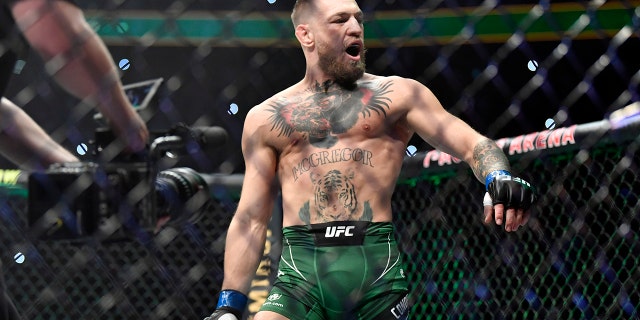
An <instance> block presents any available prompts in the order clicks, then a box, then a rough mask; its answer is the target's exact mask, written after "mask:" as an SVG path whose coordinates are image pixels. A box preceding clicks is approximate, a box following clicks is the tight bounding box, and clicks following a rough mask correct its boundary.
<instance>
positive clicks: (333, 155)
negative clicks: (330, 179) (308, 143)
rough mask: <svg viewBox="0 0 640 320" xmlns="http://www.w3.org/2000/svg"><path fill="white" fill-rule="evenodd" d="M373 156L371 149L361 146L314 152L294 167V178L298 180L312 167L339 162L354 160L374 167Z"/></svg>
mask: <svg viewBox="0 0 640 320" xmlns="http://www.w3.org/2000/svg"><path fill="white" fill-rule="evenodd" d="M371 158H373V153H372V152H371V151H369V150H364V149H360V148H355V149H351V148H337V149H333V150H329V151H320V152H314V153H312V154H311V155H309V156H307V157H305V158H304V159H302V161H300V162H298V164H297V165H296V166H295V167H293V168H292V172H293V179H294V181H297V180H298V178H299V177H300V175H302V174H304V173H305V172H308V171H309V170H311V169H312V168H316V167H318V166H322V165H325V164H331V163H337V162H348V161H353V162H359V163H361V164H363V165H366V166H370V167H374V165H373V163H372V162H371Z"/></svg>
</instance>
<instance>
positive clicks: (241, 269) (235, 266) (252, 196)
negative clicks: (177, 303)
mask: <svg viewBox="0 0 640 320" xmlns="http://www.w3.org/2000/svg"><path fill="white" fill-rule="evenodd" d="M259 123H260V116H259V115H258V114H257V110H256V109H255V108H254V109H253V110H251V111H250V112H249V114H248V115H247V119H246V120H245V124H244V131H243V134H242V152H243V155H244V160H245V174H244V182H243V184H242V193H241V195H240V202H239V204H238V209H237V210H236V213H235V215H234V217H233V219H232V220H231V224H230V225H229V230H228V231H227V240H226V246H225V255H224V281H223V283H222V292H221V294H220V299H219V300H218V305H217V310H216V312H215V313H214V314H213V315H212V317H211V318H212V319H218V318H217V317H219V316H221V315H222V314H223V312H231V313H234V314H235V315H236V316H237V317H239V315H238V314H242V312H243V311H244V307H245V304H246V294H247V292H248V291H249V287H250V285H251V281H252V280H253V278H254V276H255V272H256V270H257V268H258V264H259V263H260V259H261V258H262V255H263V250H264V243H265V240H266V234H267V227H268V224H269V219H270V218H271V213H272V210H273V201H274V196H275V191H276V187H275V185H276V164H277V161H276V152H275V150H274V149H273V148H271V147H270V146H268V145H267V144H266V143H265V135H264V134H262V132H260V129H259V128H260V125H259ZM216 316H217V317H216Z"/></svg>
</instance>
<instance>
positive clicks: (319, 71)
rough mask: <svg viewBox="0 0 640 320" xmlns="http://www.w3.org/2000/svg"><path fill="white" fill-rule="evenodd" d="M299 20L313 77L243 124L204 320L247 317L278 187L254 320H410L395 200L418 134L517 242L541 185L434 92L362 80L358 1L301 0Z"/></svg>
mask: <svg viewBox="0 0 640 320" xmlns="http://www.w3.org/2000/svg"><path fill="white" fill-rule="evenodd" d="M292 20H293V23H294V26H295V35H296V37H297V39H298V41H299V42H300V44H301V46H302V49H303V52H304V55H305V58H306V62H307V68H306V74H305V76H304V78H303V79H302V81H300V82H298V83H297V84H295V85H293V86H291V87H290V88H288V89H286V90H284V91H282V92H280V93H278V94H276V95H275V96H273V97H271V98H270V99H268V100H266V101H265V102H263V103H262V104H260V105H258V106H256V107H255V108H253V109H252V110H251V111H250V112H249V114H248V115H247V118H246V122H245V125H244V132H243V138H242V149H243V153H244V157H245V161H246V172H245V180H244V184H243V189H242V194H241V198H240V203H239V204H238V209H237V212H236V213H235V216H234V218H233V220H232V221H231V224H230V226H229V230H228V235H227V241H226V253H225V262H224V270H225V274H224V282H223V285H222V288H223V291H222V292H221V293H220V297H219V300H218V305H217V310H216V311H215V312H214V313H213V314H212V315H211V316H210V318H209V319H233V317H232V316H231V314H233V315H234V316H235V317H237V318H240V317H241V315H242V312H243V311H244V309H245V305H246V301H247V298H246V296H245V295H246V293H247V291H248V290H249V286H250V282H251V280H252V278H253V276H254V274H255V271H256V268H257V266H258V263H259V260H260V258H261V257H262V253H263V246H264V242H265V235H266V231H267V224H268V222H269V219H270V217H271V212H272V211H271V210H272V204H273V201H274V200H273V199H274V195H275V194H276V189H277V188H281V190H282V197H283V210H284V212H283V215H284V216H283V236H284V239H283V250H282V255H281V260H280V264H279V265H280V269H279V270H278V278H277V280H276V282H275V284H274V287H273V289H272V291H271V292H270V295H269V297H268V298H267V300H266V301H265V303H264V304H263V306H262V308H261V310H260V312H258V314H257V315H256V317H255V319H256V320H264V319H327V320H329V319H367V320H370V319H405V318H407V317H408V315H407V314H408V310H409V306H408V305H407V304H408V302H407V293H408V289H407V288H408V284H407V282H406V278H405V274H404V271H403V263H402V261H401V258H400V252H399V251H398V249H397V245H396V242H395V240H394V233H393V232H394V231H393V226H392V224H391V221H392V214H393V213H392V210H391V196H392V193H393V190H394V186H395V184H396V179H397V177H398V175H399V173H400V169H401V166H402V161H403V157H404V154H405V149H406V146H407V143H408V141H409V139H410V138H411V136H412V135H413V134H414V133H417V134H419V135H420V136H421V137H422V138H423V139H425V140H426V141H427V142H429V143H430V144H431V145H433V146H435V147H437V148H438V149H440V150H442V151H445V152H448V153H450V154H451V155H454V156H456V157H459V158H460V159H463V160H464V161H466V162H467V163H468V164H469V165H470V166H471V168H472V169H473V171H474V173H475V175H476V176H477V178H478V179H479V180H480V181H481V182H483V183H486V184H487V186H488V187H487V189H488V192H489V194H490V195H491V196H492V197H493V202H492V203H491V202H490V203H489V205H488V206H486V207H485V219H484V220H485V222H486V223H489V222H491V221H492V219H494V218H495V221H496V223H497V224H502V223H503V219H504V226H505V229H506V231H509V232H510V231H515V230H517V229H518V227H520V226H522V225H524V224H525V223H526V222H527V220H528V218H529V215H528V212H527V211H526V209H528V207H529V206H530V205H531V204H532V202H533V200H534V196H533V192H532V188H531V186H530V185H529V184H528V183H527V182H525V181H523V180H521V179H518V178H515V177H512V176H511V175H510V174H509V173H508V171H509V163H508V160H507V159H506V157H505V155H504V153H503V152H502V151H501V149H500V148H499V147H498V146H496V144H495V143H494V142H492V141H491V140H489V139H487V138H486V137H484V136H482V135H480V134H479V133H477V132H476V131H474V130H473V129H472V128H471V127H469V126H468V125H467V124H465V123H464V122H463V121H461V120H460V119H458V118H456V117H455V116H453V115H451V114H450V113H448V112H447V111H445V110H444V109H443V107H442V105H441V104H440V102H439V101H438V99H437V98H436V97H435V96H434V94H433V93H432V92H431V91H430V90H429V89H427V88H426V87H425V86H423V85H422V84H420V83H418V82H416V81H414V80H411V79H405V78H400V77H381V76H376V75H372V74H368V73H365V72H364V71H365V65H364V55H365V50H364V44H363V23H362V22H363V14H362V11H361V10H360V8H359V7H358V5H357V3H356V2H355V1H354V0H339V1H338V0H298V1H297V2H296V5H295V8H294V10H293V13H292ZM487 208H488V209H487Z"/></svg>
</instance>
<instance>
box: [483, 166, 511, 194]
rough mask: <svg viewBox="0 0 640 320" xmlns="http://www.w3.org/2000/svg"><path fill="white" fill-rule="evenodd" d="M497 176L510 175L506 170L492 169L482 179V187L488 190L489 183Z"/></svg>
mask: <svg viewBox="0 0 640 320" xmlns="http://www.w3.org/2000/svg"><path fill="white" fill-rule="evenodd" d="M497 176H511V173H510V172H509V171H507V170H496V171H492V172H491V173H489V174H488V175H487V177H486V178H485V179H484V187H485V189H486V190H489V184H490V183H491V182H492V181H493V179H495V178H496V177H497Z"/></svg>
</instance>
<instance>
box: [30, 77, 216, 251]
mask: <svg viewBox="0 0 640 320" xmlns="http://www.w3.org/2000/svg"><path fill="white" fill-rule="evenodd" d="M151 85H155V86H156V87H157V85H158V81H156V82H154V83H152V84H151ZM126 89H127V87H125V90H126ZM128 89H129V91H127V95H128V96H130V99H134V98H135V101H143V100H145V99H146V101H147V102H148V96H149V95H150V94H151V95H153V94H154V93H155V91H154V90H152V91H153V92H150V91H149V89H148V90H141V89H140V88H139V86H132V87H130V88H128ZM136 90H137V91H139V92H138V93H136ZM141 94H144V95H147V98H140V97H139V95H141ZM133 101H134V100H132V102H133ZM134 106H136V104H134ZM143 107H144V106H143ZM94 118H96V117H94ZM98 118H99V117H98ZM151 136H152V137H151V138H152V139H151V143H150V144H149V145H148V146H147V147H146V148H145V150H143V151H142V152H137V153H130V152H127V151H122V144H121V143H120V142H119V140H117V139H116V137H115V135H114V134H113V132H112V131H111V130H110V129H109V128H106V127H101V128H98V129H96V131H95V136H94V141H92V142H91V143H90V145H91V150H92V155H93V156H94V157H93V158H94V159H93V160H92V161H82V162H74V163H60V164H55V165H52V166H51V167H50V168H48V169H47V170H46V171H44V172H34V173H31V174H30V175H29V179H28V200H27V201H28V203H27V204H28V209H27V212H28V213H27V216H28V223H29V225H30V230H31V232H33V233H34V234H33V235H32V236H33V237H35V238H40V239H69V240H73V239H82V238H85V237H94V238H97V239H99V240H115V239H122V238H131V237H132V236H142V235H144V234H148V233H149V232H154V231H157V230H158V228H159V227H160V226H161V225H163V224H165V223H169V224H176V223H181V222H184V221H185V220H193V219H197V217H198V216H199V215H200V214H201V213H202V212H203V211H204V210H205V209H206V207H207V205H208V204H209V202H210V199H211V196H210V193H209V190H208V185H207V181H205V178H204V177H203V175H201V174H199V173H198V172H196V171H195V170H193V169H191V168H187V167H182V168H172V167H170V166H171V159H172V158H174V159H175V158H176V156H178V155H181V154H184V153H185V152H186V153H187V154H190V155H193V154H194V153H196V152H203V150H205V149H208V148H212V147H219V146H221V145H223V144H224V143H225V142H226V140H227V133H226V131H225V130H224V129H223V128H220V127H188V126H186V125H184V124H181V123H180V124H177V125H174V126H173V127H172V128H171V129H170V130H168V131H167V132H165V133H151ZM173 163H175V160H173Z"/></svg>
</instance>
